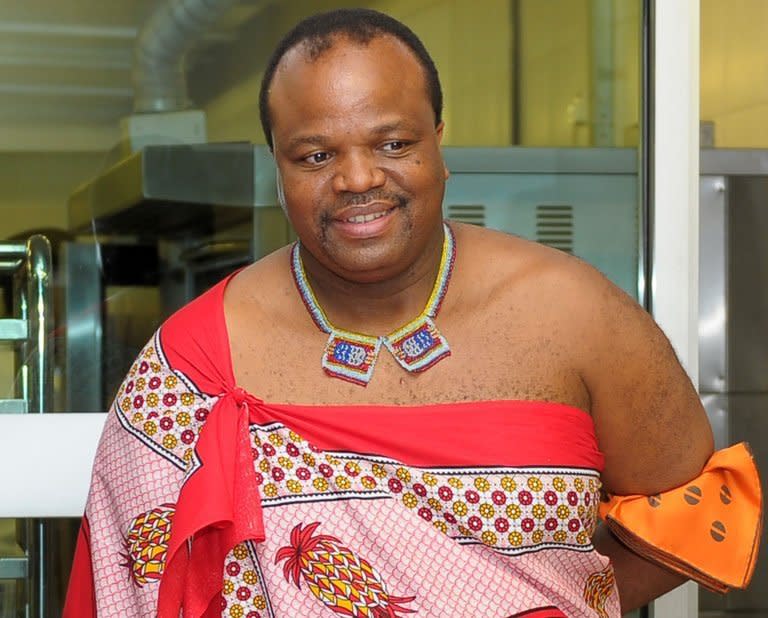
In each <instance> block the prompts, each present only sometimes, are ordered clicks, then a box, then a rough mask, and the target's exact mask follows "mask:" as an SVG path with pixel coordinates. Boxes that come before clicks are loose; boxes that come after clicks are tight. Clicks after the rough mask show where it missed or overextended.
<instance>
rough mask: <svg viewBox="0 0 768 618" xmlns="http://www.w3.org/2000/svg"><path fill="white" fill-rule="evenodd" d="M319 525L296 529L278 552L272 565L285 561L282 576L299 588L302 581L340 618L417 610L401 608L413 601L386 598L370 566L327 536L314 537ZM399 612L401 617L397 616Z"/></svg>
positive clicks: (390, 616) (391, 617) (388, 616)
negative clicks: (340, 617) (287, 542)
mask: <svg viewBox="0 0 768 618" xmlns="http://www.w3.org/2000/svg"><path fill="white" fill-rule="evenodd" d="M319 526H320V522H313V523H311V524H309V525H307V526H303V525H302V524H299V525H297V526H296V527H295V528H294V529H293V530H292V531H291V539H290V542H291V544H290V545H288V546H286V547H282V548H280V549H279V550H278V551H277V554H276V556H275V564H277V563H279V562H280V561H282V560H285V561H286V562H285V564H284V565H283V574H284V575H285V579H286V580H287V581H289V582H290V581H291V579H292V580H293V583H294V584H296V587H297V588H299V589H300V588H301V578H303V579H304V581H305V582H306V583H307V585H308V586H309V589H310V591H311V592H312V594H313V595H314V596H315V597H317V598H318V599H319V600H320V601H322V603H323V604H324V605H325V606H326V607H328V608H330V609H331V610H333V611H334V613H336V614H339V615H341V616H352V617H354V618H358V617H359V618H400V613H406V614H412V613H414V612H415V611H416V610H415V609H409V608H407V607H404V605H406V604H408V603H411V602H412V601H413V600H414V599H415V598H416V597H413V596H411V597H396V596H392V595H390V594H389V592H388V591H387V586H386V584H385V582H384V580H383V579H382V577H381V575H380V574H379V573H378V572H377V571H376V570H375V569H374V568H373V567H372V566H371V564H370V563H369V562H368V561H367V560H365V558H362V557H361V556H358V555H357V554H355V553H354V552H353V551H352V550H351V549H349V548H348V547H346V546H344V545H343V544H342V542H341V541H340V540H339V539H337V538H335V537H333V536H331V535H328V534H318V535H315V534H314V533H315V531H316V530H317V528H318V527H319ZM398 612H400V613H398Z"/></svg>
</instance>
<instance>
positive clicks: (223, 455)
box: [157, 388, 264, 618]
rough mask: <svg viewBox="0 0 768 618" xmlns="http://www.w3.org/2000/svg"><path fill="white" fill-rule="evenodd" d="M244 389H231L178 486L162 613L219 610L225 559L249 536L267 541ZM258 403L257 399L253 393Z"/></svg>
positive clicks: (166, 616)
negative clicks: (184, 478) (181, 482)
mask: <svg viewBox="0 0 768 618" xmlns="http://www.w3.org/2000/svg"><path fill="white" fill-rule="evenodd" d="M251 400H254V398H253V397H251V396H250V395H248V393H246V392H245V391H244V390H243V389H241V388H232V389H231V390H229V391H227V392H225V393H224V394H223V395H222V396H221V397H220V399H219V400H218V401H217V402H216V404H215V405H214V406H213V407H212V409H211V411H210V413H209V415H208V418H207V419H206V421H205V424H204V425H203V427H202V429H201V431H200V435H199V438H198V440H197V444H196V445H195V450H194V458H193V461H192V462H190V465H191V466H192V468H191V470H190V471H189V472H188V475H187V478H186V480H185V482H184V484H183V485H182V487H181V491H180V492H179V497H178V501H177V503H176V513H175V515H174V518H173V526H172V530H171V538H170V541H169V544H168V553H167V559H166V566H165V572H164V574H163V578H162V580H161V582H160V590H159V596H158V613H157V615H158V618H178V616H179V612H180V611H182V614H181V615H182V616H183V617H184V618H198V617H203V618H207V617H209V616H219V615H220V614H221V607H220V592H221V586H222V570H223V565H224V561H225V558H226V556H227V554H228V553H229V552H230V551H231V550H232V548H233V547H234V546H235V545H237V544H238V543H243V542H245V541H249V540H250V541H255V542H261V541H263V540H264V522H263V519H262V512H261V498H260V495H259V490H258V483H257V479H256V472H255V470H254V467H253V455H252V452H251V442H250V436H249V431H248V406H249V403H251ZM254 403H256V400H254Z"/></svg>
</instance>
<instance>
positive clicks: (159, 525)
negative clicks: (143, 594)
mask: <svg viewBox="0 0 768 618" xmlns="http://www.w3.org/2000/svg"><path fill="white" fill-rule="evenodd" d="M175 507H176V505H175V504H170V503H169V504H161V505H160V506H158V507H155V508H153V509H150V510H148V511H146V512H145V513H141V514H140V515H137V516H136V517H134V518H133V520H131V523H130V524H129V525H128V534H127V536H126V538H125V553H124V554H123V558H124V559H125V562H123V565H124V566H127V567H128V568H129V569H130V571H131V577H132V578H133V581H134V582H135V583H136V584H137V585H138V586H144V585H146V584H150V583H153V582H158V581H160V578H161V577H162V575H163V571H164V570H165V559H166V554H167V553H168V540H169V539H170V537H171V523H172V521H173V515H174V513H175Z"/></svg>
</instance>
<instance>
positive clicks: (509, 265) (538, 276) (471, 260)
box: [452, 223, 639, 319]
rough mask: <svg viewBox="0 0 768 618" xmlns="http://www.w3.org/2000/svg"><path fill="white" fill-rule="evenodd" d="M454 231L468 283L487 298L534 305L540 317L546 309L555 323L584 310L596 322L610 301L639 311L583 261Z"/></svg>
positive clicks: (503, 238)
mask: <svg viewBox="0 0 768 618" xmlns="http://www.w3.org/2000/svg"><path fill="white" fill-rule="evenodd" d="M452 227H453V229H454V230H455V233H456V237H457V245H458V259H460V260H461V262H460V263H461V271H462V272H463V278H464V279H466V280H468V281H473V282H476V287H481V288H484V293H485V294H486V295H488V293H491V294H492V295H494V296H501V297H503V298H504V301H505V302H510V303H514V304H516V305H521V304H525V305H529V306H530V307H531V308H532V310H535V311H541V310H542V309H546V310H547V311H548V313H549V314H550V317H552V318H554V317H555V316H556V315H557V314H558V313H560V314H561V315H562V316H568V317H569V319H573V318H575V317H577V315H575V314H574V309H575V307H576V306H577V305H578V306H579V307H582V308H583V311H581V312H579V314H583V315H584V316H585V317H589V318H590V319H591V317H592V312H593V310H594V307H595V306H598V305H600V304H601V303H602V301H603V299H604V297H610V298H612V299H613V300H614V301H615V302H617V303H619V304H622V305H624V306H625V308H626V309H627V310H630V311H632V310H638V309H639V308H638V307H636V304H635V303H634V301H633V300H632V299H631V298H629V297H628V296H627V295H626V294H624V293H623V292H622V291H621V290H620V289H618V288H617V287H616V286H614V285H613V284H612V283H611V282H610V281H608V279H606V278H605V277H604V276H603V275H602V274H601V273H600V272H599V271H597V270H596V269H595V268H594V267H592V266H590V265H589V264H587V263H586V262H584V261H582V260H580V259H579V258H577V257H574V256H572V255H568V254H566V253H564V252H562V251H558V250H556V249H552V248H551V247H547V246H545V245H542V244H539V243H536V242H533V241H530V240H527V239H525V238H522V237H519V236H514V235H512V234H507V233H503V232H498V231H495V230H489V229H485V228H478V227H476V226H472V225H464V224H455V223H454V224H452ZM479 283H484V284H485V285H477V284H479ZM556 300H557V301H558V302H555V301H556ZM550 305H551V306H550Z"/></svg>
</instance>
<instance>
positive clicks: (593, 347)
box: [577, 265, 713, 495]
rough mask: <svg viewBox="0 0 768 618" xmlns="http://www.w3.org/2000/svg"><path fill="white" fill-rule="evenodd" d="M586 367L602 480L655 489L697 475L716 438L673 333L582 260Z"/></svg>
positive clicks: (615, 488)
mask: <svg viewBox="0 0 768 618" xmlns="http://www.w3.org/2000/svg"><path fill="white" fill-rule="evenodd" d="M578 278H579V279H582V282H581V283H582V285H581V286H580V287H581V289H582V290H583V291H584V293H583V294H581V295H580V296H579V298H580V299H581V300H579V301H578V305H579V309H580V311H577V315H578V318H577V319H579V321H581V322H582V326H583V329H582V332H581V335H580V339H581V344H582V345H581V346H580V354H579V363H580V373H581V377H582V380H583V381H584V383H585V385H586V387H587V390H588V391H589V395H590V400H591V412H592V417H593V419H594V423H595V430H596V433H597V439H598V443H599V446H600V449H601V450H602V451H603V453H604V455H605V469H604V471H603V482H604V485H605V487H606V489H607V490H608V491H610V492H612V493H616V494H622V495H624V494H635V493H639V494H645V495H651V494H654V493H658V492H660V491H664V490H667V489H670V488H672V487H676V486H679V485H682V484H683V483H685V482H687V481H689V480H690V479H692V478H694V477H695V476H697V475H698V474H699V473H700V472H701V469H702V468H703V466H704V464H705V463H706V461H707V459H708V458H709V456H710V455H711V454H712V448H713V439H712V431H711V428H710V426H709V422H708V420H707V417H706V414H705V412H704V409H703V407H702V405H701V402H700V400H699V396H698V394H697V392H696V390H695V388H694V387H693V384H692V383H691V380H690V379H689V377H688V375H687V374H686V373H685V370H684V369H683V367H682V366H681V365H680V362H679V361H678V359H677V357H676V355H675V352H674V350H673V349H672V346H671V344H670V343H669V341H668V339H667V338H666V336H665V335H664V333H663V332H662V331H661V329H660V328H659V327H658V326H657V325H656V324H655V322H654V321H653V319H652V318H651V316H650V315H649V314H648V313H647V312H646V311H645V310H643V309H642V308H641V307H640V306H639V305H638V304H637V303H636V302H635V301H634V300H633V299H631V298H630V297H629V296H627V295H626V294H625V293H624V292H622V291H621V290H619V289H618V288H617V287H615V286H614V285H613V284H611V283H610V282H609V281H608V280H607V279H605V278H604V277H603V276H602V275H600V274H599V273H597V272H595V271H593V270H592V269H591V268H589V267H586V266H584V265H581V271H580V273H579V275H578Z"/></svg>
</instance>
